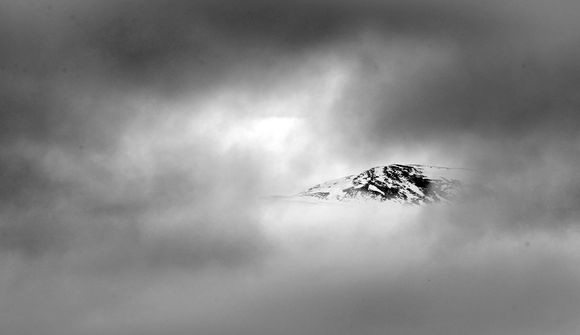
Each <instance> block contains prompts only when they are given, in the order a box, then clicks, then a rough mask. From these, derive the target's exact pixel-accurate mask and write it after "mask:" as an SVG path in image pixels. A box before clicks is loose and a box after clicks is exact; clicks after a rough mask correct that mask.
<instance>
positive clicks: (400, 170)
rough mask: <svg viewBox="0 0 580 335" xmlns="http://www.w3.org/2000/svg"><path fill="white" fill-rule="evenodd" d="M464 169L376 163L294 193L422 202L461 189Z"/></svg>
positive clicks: (317, 197) (334, 198) (446, 198)
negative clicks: (371, 166) (356, 171)
mask: <svg viewBox="0 0 580 335" xmlns="http://www.w3.org/2000/svg"><path fill="white" fill-rule="evenodd" d="M465 171H466V169H457V168H445V167H438V166H430V165H417V164H410V165H403V164H392V165H387V166H378V167H374V168H372V169H369V170H366V171H363V172H362V173H360V174H358V175H350V176H346V177H343V178H339V179H334V180H331V181H327V182H324V183H322V184H318V185H315V186H313V187H311V188H309V189H308V190H306V191H304V192H301V193H299V194H298V197H300V198H302V199H308V200H322V201H349V200H376V201H394V202H399V203H409V204H422V203H432V202H439V201H450V200H453V199H454V198H456V197H457V195H458V194H459V193H460V191H461V190H462V186H463V183H462V181H461V180H462V178H463V177H464V174H465V173H464V172H465Z"/></svg>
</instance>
